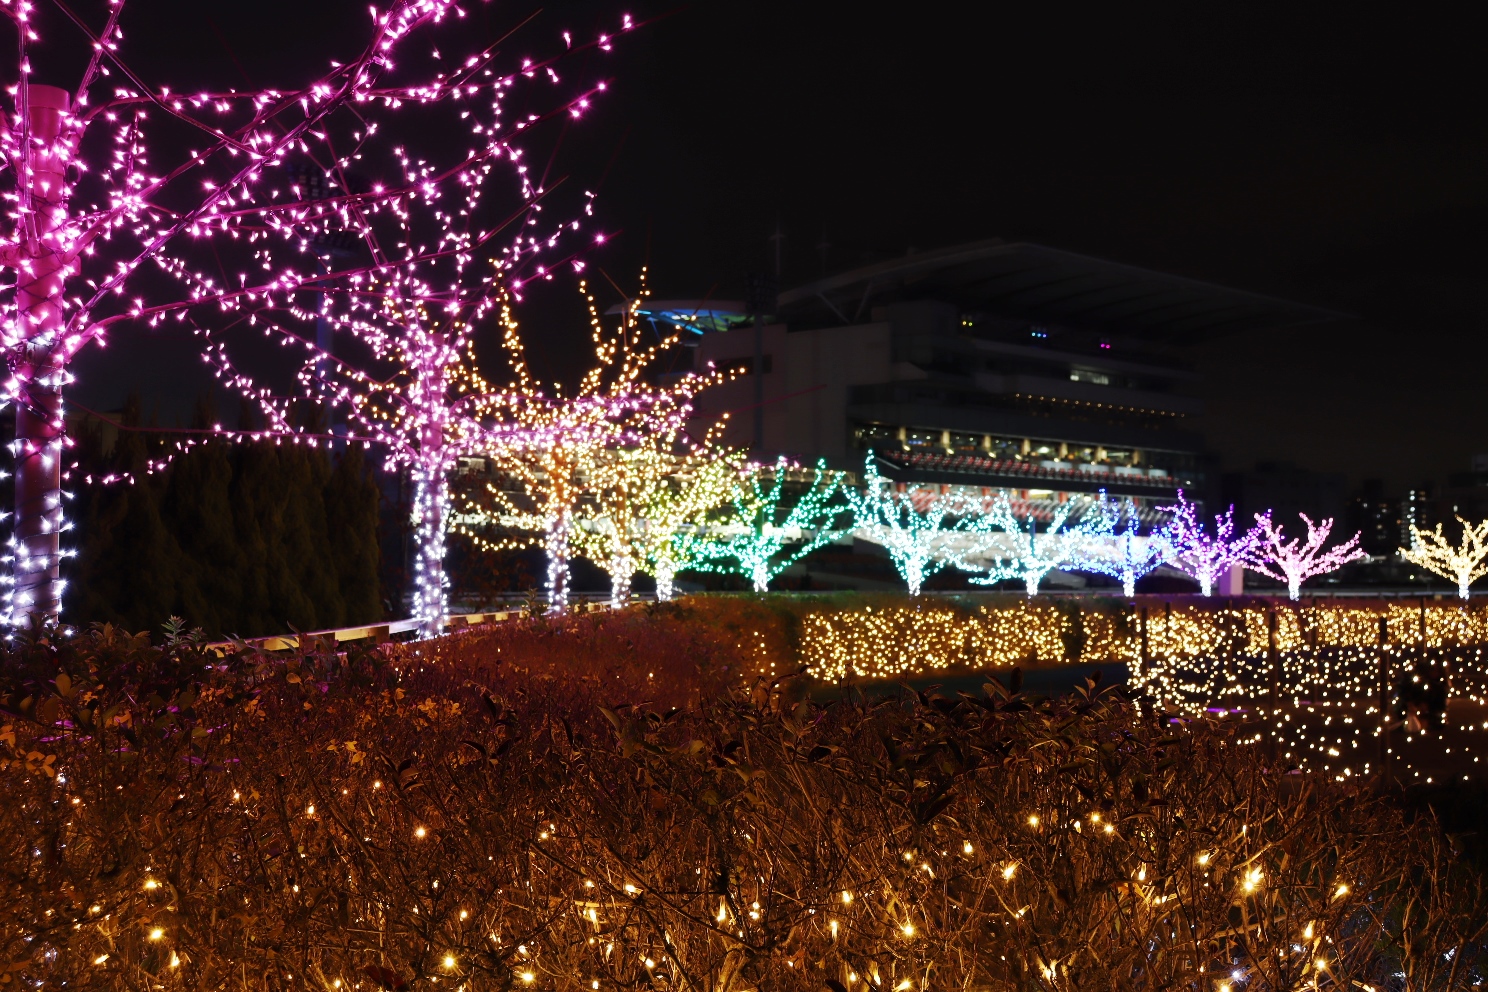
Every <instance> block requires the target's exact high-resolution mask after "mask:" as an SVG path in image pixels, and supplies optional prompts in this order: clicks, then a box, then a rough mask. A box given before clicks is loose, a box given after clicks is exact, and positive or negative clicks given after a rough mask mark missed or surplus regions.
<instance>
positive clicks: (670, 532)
mask: <svg viewBox="0 0 1488 992" xmlns="http://www.w3.org/2000/svg"><path fill="white" fill-rule="evenodd" d="M720 426H721V425H720ZM675 447H676V442H675V440H674V439H672V438H669V437H665V436H659V435H658V436H653V437H652V438H651V439H648V440H647V441H646V442H643V443H642V444H641V445H640V446H638V447H635V448H622V449H616V450H613V451H607V452H605V453H604V455H603V456H602V457H601V458H599V459H598V461H597V463H596V465H595V467H594V470H593V472H592V474H591V476H590V486H589V490H590V494H591V503H590V504H588V505H586V506H585V507H584V513H583V516H582V519H581V522H580V526H579V528H578V530H577V532H576V534H577V538H578V540H577V542H576V543H577V544H578V545H579V546H580V547H581V548H582V549H583V551H584V553H585V555H586V556H587V557H589V558H591V559H592V560H593V561H595V562H596V563H597V564H598V565H600V567H602V568H604V569H605V570H606V571H607V572H608V573H609V575H610V605H611V606H614V607H619V606H622V605H624V604H625V603H626V602H628V601H629V599H630V580H631V577H632V576H633V575H634V574H635V573H636V572H638V571H642V572H649V573H651V575H653V576H654V577H655V579H656V598H657V600H658V601H659V602H666V601H667V600H669V599H671V598H672V590H673V582H674V580H675V577H676V574H677V572H678V571H681V570H683V569H685V568H687V567H689V566H690V565H691V564H692V562H693V560H694V559H695V557H696V555H695V554H694V553H693V552H694V551H695V546H694V542H693V541H691V540H690V537H691V535H693V534H695V533H697V532H698V530H699V529H700V528H703V527H706V526H708V525H709V524H710V523H716V522H717V521H716V511H718V510H719V509H720V508H722V507H724V506H726V505H728V504H729V500H730V497H731V495H732V493H733V490H734V488H735V487H736V486H737V485H738V484H739V479H740V473H741V471H742V466H743V456H742V455H741V454H739V453H736V452H733V451H729V450H726V449H720V448H717V447H715V446H714V444H713V443H712V433H710V435H709V437H708V438H705V439H704V441H703V442H702V443H700V444H698V445H696V446H695V447H693V448H692V449H691V450H687V451H684V452H683V453H678V452H677V451H675V450H673V449H675Z"/></svg>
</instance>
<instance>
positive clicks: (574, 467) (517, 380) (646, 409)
mask: <svg viewBox="0 0 1488 992" xmlns="http://www.w3.org/2000/svg"><path fill="white" fill-rule="evenodd" d="M645 280H646V272H645V270H644V269H642V270H641V288H640V291H639V292H638V293H637V295H636V297H635V298H634V299H632V300H631V301H630V302H629V304H628V305H627V306H626V307H625V309H624V313H623V314H622V316H621V319H620V321H619V322H618V323H617V324H615V325H612V326H606V324H605V322H604V321H603V320H602V319H601V318H600V313H599V308H598V306H597V304H596V302H595V298H594V295H593V293H592V292H591V291H590V289H589V285H588V283H587V282H581V283H580V284H579V291H580V292H581V293H583V295H584V299H585V302H586V303H587V304H588V307H589V321H590V326H591V329H592V339H593V342H594V359H595V360H594V365H593V366H592V367H591V368H590V370H589V371H588V372H586V373H585V374H584V376H583V378H582V379H581V380H580V381H579V384H578V386H577V388H575V389H573V390H572V391H565V390H564V389H563V388H562V387H561V386H560V385H558V384H553V385H552V386H551V388H549V389H544V388H542V387H541V386H539V385H538V384H537V383H536V381H535V379H534V378H533V376H532V374H531V372H530V370H529V368H528V366H527V362H526V357H525V353H524V350H523V347H522V339H521V336H520V335H519V333H518V330H517V323H516V319H515V317H514V316H513V314H512V312H511V308H510V306H509V305H508V306H505V307H504V308H503V309H502V316H501V319H502V322H503V325H504V326H505V328H506V333H505V335H504V337H503V344H504V347H505V349H506V352H507V358H508V361H509V362H510V364H511V365H512V367H513V376H514V385H515V388H516V389H517V390H519V391H520V392H522V393H524V394H525V393H539V394H542V395H544V396H545V397H549V401H548V402H545V403H541V404H536V403H534V404H529V405H526V406H524V407H521V408H519V409H518V411H517V419H518V422H519V423H520V425H521V427H522V428H523V432H522V436H545V437H557V438H562V439H563V440H562V443H558V444H552V445H545V446H544V445H536V446H534V445H526V444H524V445H510V444H498V445H495V446H493V448H492V449H491V451H490V452H489V454H490V457H491V458H492V459H493V461H494V462H495V464H496V467H497V470H498V472H499V473H500V474H501V475H502V476H504V477H505V479H507V480H510V481H511V482H512V483H514V484H515V485H514V486H507V485H500V484H494V483H493V484H488V485H487V486H486V489H485V492H484V493H482V494H479V495H478V496H477V497H475V498H473V499H472V498H467V500H466V501H465V506H464V507H463V508H462V511H461V513H460V514H459V515H458V517H457V519H456V521H455V528H456V529H457V530H458V531H460V532H461V533H463V534H466V535H468V536H471V537H473V538H476V539H477V543H481V539H482V537H483V532H484V531H486V530H489V529H490V528H491V527H493V526H495V527H497V528H500V529H502V530H508V531H509V530H513V529H515V530H519V531H520V530H525V531H530V532H534V534H537V535H540V538H539V539H540V540H541V541H542V544H543V547H544V550H545V552H546V554H547V580H546V586H547V594H548V611H549V612H550V613H563V612H565V610H566V608H567V603H568V586H569V560H570V558H571V556H572V554H573V552H574V551H575V550H576V548H575V543H576V530H577V525H578V522H579V519H580V514H581V509H580V502H581V500H583V499H585V498H586V497H588V496H592V495H593V494H594V493H595V487H596V484H603V483H607V482H611V481H613V479H614V476H615V472H614V465H615V463H616V462H617V461H618V460H621V456H620V455H619V454H618V453H619V452H623V451H626V450H629V449H643V450H644V449H647V448H649V449H652V450H655V451H658V452H665V451H668V450H670V449H671V448H672V446H673V445H674V444H675V443H676V441H677V439H679V438H681V437H682V436H683V434H684V429H685V425H686V424H687V421H688V420H689V419H690V418H691V416H692V411H693V403H692V401H693V397H695V396H696V395H697V393H698V392H699V391H700V390H702V389H703V388H705V387H706V386H709V385H712V384H714V383H716V382H719V381H721V379H722V374H721V373H715V372H712V371H708V372H704V373H695V372H687V373H684V374H683V375H681V376H676V377H673V378H670V379H669V380H668V381H666V382H653V381H651V380H650V378H648V376H649V375H650V374H651V373H653V372H654V371H655V370H656V369H657V367H658V365H659V363H660V360H661V358H662V356H663V355H665V354H667V353H669V352H670V351H671V350H672V349H673V348H675V347H677V345H678V337H677V335H676V334H672V335H670V336H668V337H665V338H662V339H660V340H658V341H656V342H655V343H653V344H650V345H647V344H645V343H644V342H643V340H642V334H643V327H642V323H641V320H640V317H639V312H640V309H641V305H642V303H643V301H644V300H645V299H646V297H648V296H649V295H650V290H649V288H647V286H646V281H645ZM513 543H532V542H530V541H529V542H522V541H520V539H513V538H505V539H502V540H501V541H500V542H499V543H495V544H493V543H490V542H489V539H487V543H486V544H485V546H486V547H496V546H506V547H510V546H511V545H512V544H513ZM633 571H634V569H633V568H632V572H631V574H633ZM628 582H629V580H628V578H627V579H626V585H627V588H628ZM627 595H628V593H627Z"/></svg>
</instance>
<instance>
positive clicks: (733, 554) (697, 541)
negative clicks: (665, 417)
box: [676, 458, 849, 592]
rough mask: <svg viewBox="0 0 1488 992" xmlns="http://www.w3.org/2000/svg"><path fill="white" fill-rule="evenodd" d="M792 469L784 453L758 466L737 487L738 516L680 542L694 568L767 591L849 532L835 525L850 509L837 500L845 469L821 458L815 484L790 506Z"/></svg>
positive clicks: (813, 480) (734, 501)
mask: <svg viewBox="0 0 1488 992" xmlns="http://www.w3.org/2000/svg"><path fill="white" fill-rule="evenodd" d="M791 474H792V466H791V463H790V462H789V461H788V460H786V459H785V458H780V459H779V460H777V461H776V462H775V464H774V465H773V466H771V467H769V468H766V467H764V466H760V467H759V468H757V469H756V470H755V471H754V472H752V473H751V474H750V476H749V478H748V481H746V482H744V483H742V484H739V485H736V486H735V487H734V492H733V498H732V500H731V502H732V504H733V519H732V520H731V521H730V522H728V523H726V524H723V525H721V526H715V527H714V528H712V529H711V530H712V531H713V532H712V533H709V534H706V536H697V537H692V538H684V540H682V541H679V542H677V545H676V546H677V548H678V550H679V552H681V553H686V554H688V555H689V556H691V557H694V558H695V560H696V564H694V565H693V566H692V567H693V568H694V569H696V570H698V571H704V572H727V573H734V574H738V575H742V576H744V577H745V578H747V579H749V581H750V582H751V583H752V584H753V586H754V591H755V592H765V591H766V590H768V589H769V588H770V580H772V579H774V578H775V577H776V576H778V575H779V574H780V573H781V572H784V571H785V570H786V569H787V568H789V567H790V566H791V565H793V564H795V563H796V562H798V561H800V560H801V559H802V558H805V557H806V556H807V555H809V554H810V553H811V552H813V551H815V550H816V549H817V548H819V547H821V546H822V545H824V544H826V543H827V542H829V541H832V540H834V539H836V538H838V537H840V536H842V535H843V534H845V533H847V530H846V529H845V528H838V527H837V526H836V524H837V522H838V520H839V518H840V517H842V516H843V514H845V513H846V512H848V510H849V507H848V506H847V505H846V504H845V503H844V502H842V501H837V500H835V499H834V498H835V497H836V496H837V495H838V493H839V492H840V491H841V489H842V474H841V473H840V472H832V471H829V470H828V469H827V466H826V462H824V461H818V462H817V463H816V468H815V472H814V474H813V476H812V478H811V482H810V485H809V486H807V488H806V489H805V491H803V492H801V493H800V494H799V495H798V496H797V497H796V498H795V501H794V502H793V503H790V505H789V508H787V507H786V505H785V504H786V502H787V499H786V492H785V490H786V485H787V483H788V481H789V480H790V476H791ZM782 513H783V514H784V518H783V519H782V518H781V514H782Z"/></svg>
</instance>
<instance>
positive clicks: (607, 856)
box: [0, 629, 1488, 992]
mask: <svg viewBox="0 0 1488 992" xmlns="http://www.w3.org/2000/svg"><path fill="white" fill-rule="evenodd" d="M555 636H557V635H555ZM699 636H700V637H702V635H699ZM589 643H592V645H593V647H594V649H595V650H600V649H602V647H603V643H602V638H600V637H599V635H598V634H595V635H593V639H592V641H591V642H589ZM702 643H703V644H704V646H705V647H706V644H707V643H708V642H706V640H704V641H703V642H702ZM627 650H628V651H629V652H630V656H631V657H632V658H633V659H635V660H637V661H639V660H641V659H643V658H644V657H645V652H646V650H647V646H646V644H645V642H637V643H636V644H635V645H633V646H632V647H631V648H629V649H627ZM482 652H484V653H482ZM624 653H625V652H621V654H622V655H623V654H624ZM467 656H468V657H467ZM552 657H553V658H555V659H556V658H557V655H554V656H552ZM591 660H592V659H591ZM552 663H553V664H554V665H556V664H557V661H553V662H552ZM626 664H630V663H629V662H627V663H626ZM0 665H4V666H6V667H5V668H4V669H3V670H4V671H5V672H7V673H9V674H7V676H6V677H5V679H4V684H3V686H0V706H3V707H4V708H5V709H6V710H7V711H8V712H9V713H10V714H11V716H10V717H9V718H8V720H7V726H6V729H5V735H4V738H3V743H0V760H3V763H4V769H3V771H0V788H3V790H4V793H3V795H4V800H3V804H0V887H3V889H0V970H3V969H8V970H3V974H4V976H5V977H6V979H8V981H6V982H5V984H9V983H10V982H17V983H32V982H36V983H39V982H42V981H45V982H46V985H47V987H57V986H59V985H61V984H63V983H65V986H66V987H67V988H72V989H78V988H82V989H95V988H96V989H103V988H108V989H147V988H148V989H156V988H176V987H180V988H190V989H223V990H236V989H290V988H294V989H300V988H315V989H331V988H347V987H357V986H358V985H359V987H360V988H363V989H368V988H384V989H416V988H421V989H436V988H466V989H470V990H472V992H474V990H483V989H505V988H512V987H515V988H525V987H531V988H535V989H554V990H565V992H567V990H575V992H576V990H580V989H592V988H600V989H614V988H648V989H691V990H700V992H701V990H708V992H734V990H745V989H762V990H763V989H769V990H796V989H799V990H803V992H804V990H819V989H824V988H830V989H834V990H837V992H841V990H843V989H858V988H860V987H866V988H871V989H874V990H890V989H898V990H908V989H923V988H934V989H997V990H1003V989H1007V990H1012V989H1048V990H1055V989H1059V990H1066V989H1067V990H1075V989H1079V990H1086V989H1154V990H1155V989H1188V990H1194V992H1200V990H1202V992H1212V990H1213V989H1215V988H1216V987H1217V984H1218V982H1219V981H1221V980H1224V981H1228V980H1229V979H1228V978H1227V977H1226V976H1228V975H1229V974H1230V973H1231V972H1233V971H1237V970H1238V971H1239V972H1241V973H1242V974H1243V975H1244V976H1245V984H1244V986H1243V987H1244V988H1245V989H1248V990H1255V989H1268V990H1280V989H1288V990H1290V989H1298V988H1305V987H1311V986H1312V985H1317V986H1319V987H1322V988H1337V989H1340V990H1342V989H1351V988H1360V987H1373V988H1375V989H1387V988H1388V989H1397V988H1398V989H1459V988H1460V989H1467V988H1472V987H1475V986H1474V983H1476V982H1478V981H1480V980H1481V979H1482V977H1483V974H1482V968H1483V958H1482V942H1483V940H1484V932H1483V931H1484V927H1485V924H1484V922H1483V921H1484V920H1485V919H1488V902H1485V900H1484V895H1483V892H1482V890H1481V886H1480V882H1479V880H1478V879H1477V878H1475V877H1474V876H1472V875H1470V874H1467V873H1466V872H1465V871H1463V870H1462V869H1460V868H1457V867H1454V864H1453V860H1452V855H1451V852H1450V850H1449V848H1448V846H1447V842H1446V841H1445V840H1444V839H1443V838H1442V836H1441V835H1440V833H1439V832H1438V831H1437V830H1436V828H1435V826H1434V824H1432V823H1430V822H1426V821H1418V822H1414V823H1412V822H1407V821H1406V819H1405V818H1404V817H1402V815H1401V814H1400V813H1399V812H1398V811H1397V810H1395V809H1394V808H1393V807H1392V806H1390V805H1389V804H1388V803H1386V802H1385V801H1383V800H1380V799H1376V798H1372V797H1371V796H1370V795H1369V794H1367V793H1366V792H1363V791H1360V790H1359V789H1357V788H1354V787H1351V786H1349V785H1345V784H1336V783H1329V782H1325V781H1321V780H1315V779H1308V778H1305V777H1302V776H1296V775H1292V776H1287V775H1277V774H1274V773H1273V772H1271V771H1270V770H1268V769H1267V768H1266V767H1265V766H1264V763H1263V762H1261V761H1259V760H1257V758H1256V755H1255V753H1254V752H1253V751H1252V750H1251V749H1249V748H1248V747H1246V746H1245V745H1243V744H1241V743H1239V742H1237V741H1236V740H1234V739H1233V738H1232V737H1231V736H1229V735H1228V732H1227V731H1226V729H1225V728H1223V727H1220V726H1211V725H1208V724H1202V723H1201V724H1195V725H1192V726H1188V727H1180V728H1169V727H1162V726H1158V725H1157V724H1155V723H1153V722H1152V721H1151V720H1149V719H1146V718H1144V717H1142V716H1141V715H1140V714H1139V713H1137V712H1136V711H1134V710H1133V708H1132V707H1131V706H1129V705H1128V704H1126V703H1124V702H1122V701H1121V700H1120V699H1119V698H1117V697H1116V696H1113V695H1110V694H1097V693H1093V692H1082V693H1078V694H1076V695H1074V696H1071V697H1069V698H1068V699H1066V700H1064V701H1047V700H1037V699H1032V698H1025V697H1022V696H1011V697H1009V696H1008V695H1006V694H1005V693H1004V692H1002V691H1001V690H1000V689H999V688H998V687H997V686H995V685H989V687H988V689H987V695H984V696H980V697H977V698H970V697H957V698H942V697H933V696H932V697H925V696H907V697H905V698H904V699H900V700H883V701H879V702H876V703H869V702H865V701H863V700H862V699H851V698H849V699H843V700H842V701H840V702H837V703H834V704H832V705H830V706H827V707H825V708H823V707H821V706H818V705H816V704H814V703H812V702H811V701H810V700H809V699H808V698H807V694H806V690H807V688H808V686H807V685H806V684H805V683H804V682H803V681H801V680H799V679H795V678H790V679H785V680H780V681H777V682H775V683H773V684H769V683H761V684H758V685H757V686H756V687H755V688H754V689H753V691H752V692H749V693H745V694H724V695H722V696H720V697H718V698H709V699H706V700H705V701H704V702H702V703H701V704H700V705H699V706H697V707H696V708H692V709H688V710H686V711H673V712H666V713H662V712H658V711H657V710H656V709H653V708H650V707H647V706H643V705H635V703H637V702H638V701H639V700H641V699H644V698H649V697H650V696H651V695H653V694H654V693H653V690H654V689H655V686H654V684H652V683H654V681H655V680H654V679H652V680H645V681H641V682H637V681H636V680H635V679H634V678H633V677H632V676H633V675H634V673H635V672H637V671H639V669H625V670H616V671H612V672H609V673H608V674H605V673H604V671H603V670H600V671H598V672H597V673H596V674H595V675H593V676H592V677H588V678H573V677H559V676H557V675H555V674H552V673H548V672H534V671H526V672H523V671H518V670H517V669H516V667H515V666H514V665H513V664H512V663H511V662H510V661H509V660H507V656H506V655H505V654H504V653H501V652H495V653H493V649H492V648H491V645H490V642H489V641H483V640H481V639H480V637H479V636H475V635H466V636H464V637H461V638H451V639H447V640H443V641H439V642H433V643H431V644H427V645H416V646H412V647H403V648H397V649H394V650H390V651H386V652H378V653H367V654H363V655H352V656H315V655H306V656H302V657H297V658H293V659H290V660H288V661H287V662H286V661H280V660H275V659H271V658H266V657H262V656H259V655H255V654H252V653H244V654H241V655H237V656H234V657H231V658H228V659H223V660H221V661H220V662H219V661H218V660H216V659H214V658H212V657H211V656H208V655H205V654H203V653H202V652H201V651H200V650H199V649H198V648H197V646H196V645H195V643H194V642H192V641H191V640H190V639H189V638H181V637H179V636H176V637H172V638H171V639H170V640H168V642H167V644H166V645H165V646H164V647H163V648H152V647H149V646H148V645H146V644H144V643H143V642H142V641H141V640H139V639H137V638H131V637H128V636H126V635H121V634H119V633H118V632H116V631H112V630H108V629H101V630H98V631H94V632H91V633H88V634H84V635H81V636H78V637H75V638H72V639H70V640H67V641H65V642H51V641H49V640H46V639H42V640H32V641H28V642H23V643H22V645H21V646H20V647H19V648H18V649H16V650H15V651H13V652H11V653H10V654H9V655H8V656H5V657H0ZM596 667H597V666H596ZM627 673H629V674H627ZM683 674H684V673H680V672H671V671H669V672H668V674H667V677H668V678H680V677H682V675H683ZM610 676H617V677H610ZM659 677H660V675H659V673H658V678H659ZM1035 818H1036V819H1035ZM5 962H8V964H6V963H5ZM1397 973H1398V974H1397ZM436 981H437V984H436ZM338 983H339V984H338ZM594 983H598V984H597V985H596V984H594ZM1240 987H1241V986H1238V985H1237V989H1238V988H1240Z"/></svg>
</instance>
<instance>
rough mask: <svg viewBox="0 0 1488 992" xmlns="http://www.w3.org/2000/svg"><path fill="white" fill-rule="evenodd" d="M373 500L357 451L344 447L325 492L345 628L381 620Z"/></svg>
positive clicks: (367, 474) (372, 484)
mask: <svg viewBox="0 0 1488 992" xmlns="http://www.w3.org/2000/svg"><path fill="white" fill-rule="evenodd" d="M377 499H378V490H377V483H376V482H375V481H374V480H373V478H372V473H371V471H370V469H369V468H368V466H367V461H366V456H365V455H364V453H363V451H362V448H361V446H360V445H355V444H348V445H347V446H346V448H345V449H344V450H343V451H342V452H341V453H340V454H339V455H338V456H337V457H336V466H335V468H334V469H333V470H332V472H331V478H330V481H329V482H328V483H327V484H326V487H325V513H326V523H327V525H328V528H329V534H330V543H331V557H332V560H333V562H334V564H335V569H336V577H337V581H338V583H339V585H340V589H341V602H342V604H343V606H344V607H345V610H346V617H345V623H346V624H347V625H351V624H358V623H373V622H375V621H377V620H381V619H382V597H381V596H380V595H379V588H378V586H379V583H378V565H379V561H378V559H379V554H378V542H377V510H378V507H377Z"/></svg>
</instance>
